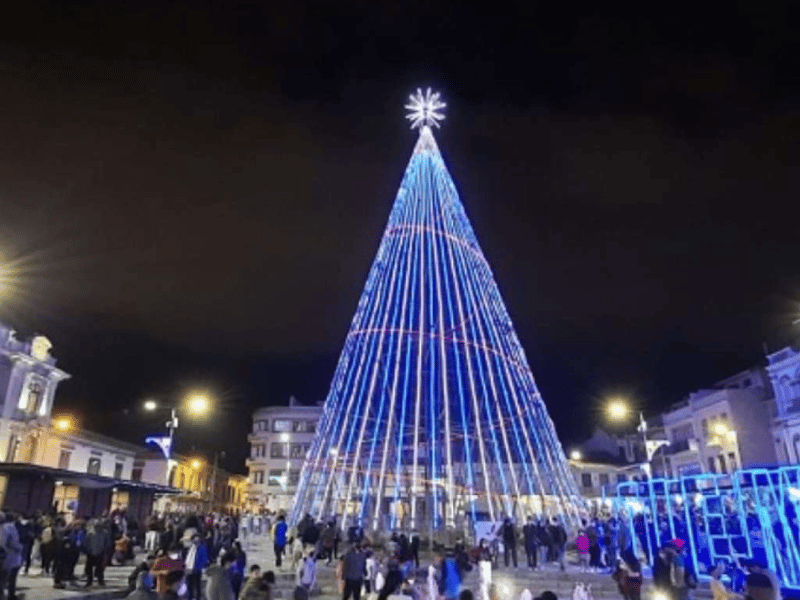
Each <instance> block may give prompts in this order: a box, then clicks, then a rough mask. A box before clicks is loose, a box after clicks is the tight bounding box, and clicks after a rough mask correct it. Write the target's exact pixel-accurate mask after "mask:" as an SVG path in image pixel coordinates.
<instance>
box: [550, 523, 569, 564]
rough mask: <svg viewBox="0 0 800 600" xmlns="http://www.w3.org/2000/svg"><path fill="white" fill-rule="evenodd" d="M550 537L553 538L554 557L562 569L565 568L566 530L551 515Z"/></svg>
mask: <svg viewBox="0 0 800 600" xmlns="http://www.w3.org/2000/svg"><path fill="white" fill-rule="evenodd" d="M550 538H551V539H552V540H553V542H552V543H553V550H554V552H555V559H556V561H557V562H558V564H559V565H560V566H561V570H562V571H563V570H564V569H565V567H564V553H565V549H566V546H567V530H566V529H564V526H563V525H562V524H561V523H560V522H559V520H558V517H553V524H552V525H551V526H550Z"/></svg>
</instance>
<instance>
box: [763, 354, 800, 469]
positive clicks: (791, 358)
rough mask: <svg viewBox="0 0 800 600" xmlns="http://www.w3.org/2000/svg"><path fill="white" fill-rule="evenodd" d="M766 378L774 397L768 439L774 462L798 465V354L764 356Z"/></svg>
mask: <svg viewBox="0 0 800 600" xmlns="http://www.w3.org/2000/svg"><path fill="white" fill-rule="evenodd" d="M767 374H768V375H769V380H770V383H771V384H772V389H773V392H774V395H775V400H774V406H773V413H772V415H771V416H772V439H773V440H774V444H775V453H776V455H777V457H778V461H779V462H781V463H784V464H798V463H800V351H798V350H796V349H795V348H792V347H786V348H783V349H781V350H778V351H777V352H773V353H772V354H768V355H767Z"/></svg>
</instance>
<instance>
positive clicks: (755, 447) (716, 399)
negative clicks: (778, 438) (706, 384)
mask: <svg viewBox="0 0 800 600" xmlns="http://www.w3.org/2000/svg"><path fill="white" fill-rule="evenodd" d="M771 403H772V400H771V393H770V389H769V382H768V380H767V377H766V374H765V372H764V371H763V370H762V369H759V368H754V369H749V370H747V371H744V372H742V373H739V374H737V375H735V376H733V377H730V378H728V379H725V380H723V381H721V382H719V383H718V384H717V385H716V386H715V389H708V390H699V391H697V392H693V393H692V394H690V395H689V397H688V399H687V400H686V401H684V402H682V403H681V404H679V405H677V406H675V407H673V408H672V409H670V410H668V411H666V412H665V413H664V414H663V422H664V431H665V434H666V437H667V440H668V442H669V444H668V445H667V446H664V447H662V448H660V449H659V450H658V451H657V452H656V454H655V456H654V457H653V460H652V468H653V472H654V473H655V474H656V476H659V475H663V474H666V475H668V476H670V477H677V476H680V475H689V474H697V473H732V472H733V471H735V470H737V469H740V468H750V467H758V466H770V465H774V464H775V462H776V455H775V449H774V446H773V445H772V444H771V443H765V440H768V439H770V437H769V436H770V435H771V432H770V416H769V415H770V405H771Z"/></svg>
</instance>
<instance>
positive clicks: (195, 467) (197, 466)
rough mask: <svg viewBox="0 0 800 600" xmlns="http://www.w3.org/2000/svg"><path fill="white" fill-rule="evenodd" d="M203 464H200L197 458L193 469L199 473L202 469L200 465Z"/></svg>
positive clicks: (193, 462) (193, 463)
mask: <svg viewBox="0 0 800 600" xmlns="http://www.w3.org/2000/svg"><path fill="white" fill-rule="evenodd" d="M202 464H203V463H201V462H200V461H199V460H198V459H196V458H195V459H194V460H193V461H192V468H193V469H194V470H195V471H197V470H198V469H199V468H200V465H202Z"/></svg>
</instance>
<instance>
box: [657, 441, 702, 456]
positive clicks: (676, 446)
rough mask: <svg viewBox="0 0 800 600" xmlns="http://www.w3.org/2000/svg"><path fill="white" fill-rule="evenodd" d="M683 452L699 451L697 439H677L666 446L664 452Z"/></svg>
mask: <svg viewBox="0 0 800 600" xmlns="http://www.w3.org/2000/svg"><path fill="white" fill-rule="evenodd" d="M682 452H697V441H696V440H691V439H690V440H676V441H674V442H671V443H670V444H669V445H668V446H664V454H666V455H668V456H669V455H673V454H680V453H682Z"/></svg>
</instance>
